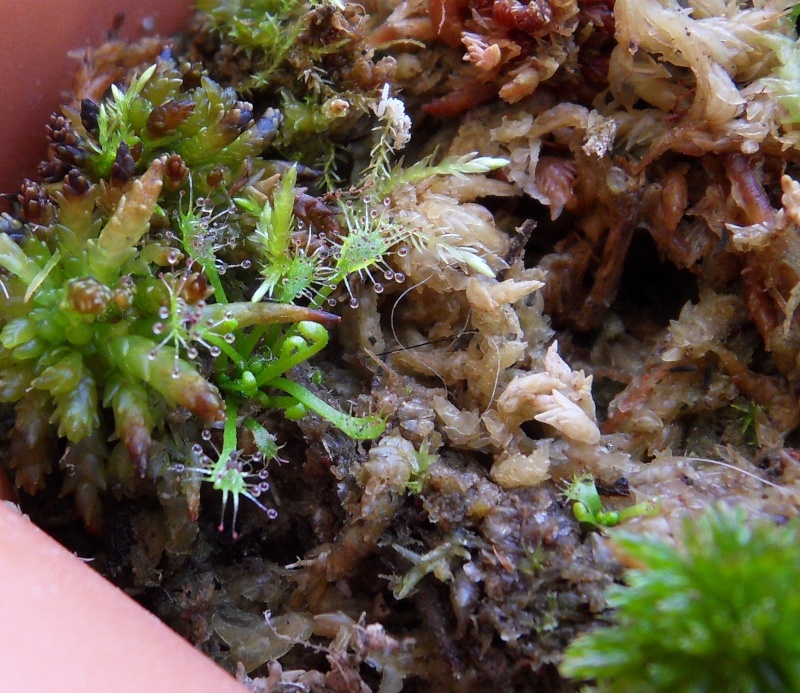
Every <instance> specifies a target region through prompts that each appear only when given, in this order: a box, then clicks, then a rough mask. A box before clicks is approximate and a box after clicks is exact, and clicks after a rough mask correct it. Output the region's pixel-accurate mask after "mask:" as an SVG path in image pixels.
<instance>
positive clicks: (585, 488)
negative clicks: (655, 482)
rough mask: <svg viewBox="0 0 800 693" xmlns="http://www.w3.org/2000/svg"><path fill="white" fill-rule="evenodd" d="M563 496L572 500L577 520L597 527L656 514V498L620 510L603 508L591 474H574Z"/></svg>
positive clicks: (611, 525)
mask: <svg viewBox="0 0 800 693" xmlns="http://www.w3.org/2000/svg"><path fill="white" fill-rule="evenodd" d="M564 497H565V498H566V499H567V500H568V501H570V502H572V512H573V513H574V515H575V519H576V520H578V522H583V523H585V524H587V525H592V526H593V527H598V528H600V527H614V526H616V525H618V524H619V523H620V522H625V520H630V519H631V518H633V517H640V516H642V515H656V514H658V502H657V500H654V501H646V502H644V503H637V504H636V505H632V506H630V507H629V508H624V509H622V510H605V509H604V508H603V501H602V500H601V499H600V494H599V493H598V492H597V487H596V486H595V483H594V477H593V476H592V475H591V474H580V475H576V476H575V478H574V479H573V480H572V482H571V483H570V484H569V486H567V488H566V489H565V490H564Z"/></svg>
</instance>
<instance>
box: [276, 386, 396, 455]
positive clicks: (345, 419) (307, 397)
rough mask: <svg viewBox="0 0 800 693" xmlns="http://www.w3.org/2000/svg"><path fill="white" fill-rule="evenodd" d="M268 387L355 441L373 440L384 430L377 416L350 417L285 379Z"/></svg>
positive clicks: (384, 424)
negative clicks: (283, 393)
mask: <svg viewBox="0 0 800 693" xmlns="http://www.w3.org/2000/svg"><path fill="white" fill-rule="evenodd" d="M269 384H270V386H271V387H275V388H278V389H279V390H283V391H284V392H286V393H287V394H289V395H291V396H292V397H294V398H295V399H296V400H297V401H298V402H300V403H301V404H302V405H304V406H306V407H308V408H309V409H311V411H314V412H316V413H317V414H319V415H320V416H321V417H322V418H323V419H325V420H326V421H329V422H330V423H332V424H333V425H334V426H336V428H338V429H339V430H340V431H342V432H343V433H345V434H347V435H348V436H350V437H351V438H353V439H355V440H373V439H374V438H377V437H378V436H379V435H380V434H381V433H383V432H384V430H386V422H385V421H384V420H383V419H382V418H380V417H379V416H350V415H349V414H345V413H344V412H342V411H339V410H338V409H335V408H334V407H332V406H331V405H330V404H328V403H327V402H324V401H323V400H321V399H320V398H319V397H317V396H316V395H315V394H313V393H312V392H309V391H308V390H307V389H306V388H304V387H303V386H302V385H299V384H298V383H295V382H293V381H291V380H289V379H287V378H276V379H275V380H272V381H270V383H269Z"/></svg>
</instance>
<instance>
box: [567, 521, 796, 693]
mask: <svg viewBox="0 0 800 693" xmlns="http://www.w3.org/2000/svg"><path fill="white" fill-rule="evenodd" d="M613 536H614V538H615V540H616V542H617V543H618V544H619V546H620V548H621V549H622V550H623V551H624V552H625V553H626V554H628V555H629V556H630V558H631V559H632V560H633V561H634V562H636V563H637V564H640V565H641V566H642V567H641V568H637V569H635V570H631V571H629V572H628V575H627V585H626V586H618V587H614V588H612V589H611V591H610V594H609V604H610V605H611V606H612V607H614V608H616V609H617V611H616V613H615V614H614V615H613V616H612V624H611V625H609V626H607V627H599V628H596V629H595V630H593V631H592V632H590V633H588V634H587V635H584V636H582V637H580V638H578V639H577V640H576V641H575V642H574V643H573V644H572V645H571V646H570V648H569V649H568V650H567V652H566V657H565V660H564V662H563V664H562V665H561V672H562V674H564V675H566V676H569V677H572V678H576V679H594V680H595V681H596V682H597V689H598V690H599V691H610V692H615V691H619V692H620V693H621V692H623V691H624V692H625V693H636V692H637V691H641V692H644V691H647V692H652V693H657V692H659V691H664V693H666V692H667V691H669V692H670V693H679V692H684V691H685V692H689V691H697V692H699V691H708V692H711V691H731V692H741V693H755V692H756V691H762V692H764V691H787V693H788V691H797V690H800V594H798V591H797V585H798V582H800V536H798V526H797V524H796V523H795V524H792V525H791V526H788V527H776V526H773V525H770V524H757V525H754V526H749V525H748V523H747V522H746V518H745V515H744V513H742V512H734V511H730V510H727V509H724V508H723V509H714V510H712V511H710V512H708V513H707V514H706V515H704V516H703V517H701V518H700V519H699V520H698V521H696V522H687V524H686V530H685V537H684V546H683V548H675V547H674V546H672V545H671V544H669V543H667V542H666V541H664V540H661V539H656V538H652V537H645V536H641V535H634V534H628V533H622V532H620V533H616V534H614V535H613Z"/></svg>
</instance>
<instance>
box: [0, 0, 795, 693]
mask: <svg viewBox="0 0 800 693" xmlns="http://www.w3.org/2000/svg"><path fill="white" fill-rule="evenodd" d="M199 5H200V9H199V11H198V12H197V14H196V16H195V17H194V19H193V20H192V22H191V23H190V25H189V27H188V29H187V31H186V32H185V33H184V34H183V35H181V36H180V37H177V38H176V39H174V40H166V39H158V38H152V37H151V38H148V39H146V40H143V41H140V42H138V43H135V44H132V45H127V44H125V43H123V42H121V41H118V40H115V41H112V42H110V43H108V44H106V45H105V46H102V47H100V48H98V49H96V50H92V51H86V52H84V53H82V54H81V56H80V65H79V69H78V72H77V76H76V77H75V80H74V83H73V95H72V98H71V100H70V102H69V103H67V104H66V105H65V106H64V107H63V108H62V109H61V111H60V112H58V113H55V114H53V116H52V117H51V119H50V121H49V123H48V124H47V129H46V132H47V138H48V143H49V145H48V153H47V158H46V160H45V161H44V162H43V163H42V164H41V166H40V168H39V172H38V176H37V177H36V178H35V179H31V180H27V181H26V182H25V184H24V185H23V186H22V187H21V189H20V190H19V191H18V192H15V193H13V194H9V195H7V196H6V197H7V199H8V201H9V202H10V207H11V210H10V213H7V214H4V215H3V216H2V218H0V401H2V402H4V403H6V406H7V408H8V409H7V411H8V415H9V423H8V428H9V443H8V445H7V448H6V454H5V455H4V457H3V466H4V467H5V469H6V471H7V472H8V474H9V476H10V477H11V478H12V479H13V481H14V483H15V484H16V486H17V488H19V489H20V490H21V491H23V494H22V496H21V503H22V507H23V510H24V511H25V512H28V513H30V514H31V515H32V516H33V517H34V518H35V519H36V520H37V521H38V522H39V523H40V524H42V525H43V526H46V527H47V528H49V529H50V530H51V531H53V532H54V533H57V534H58V535H59V536H60V537H61V538H62V539H63V540H64V541H65V542H66V543H69V544H70V545H71V546H73V547H74V548H75V549H76V550H79V551H80V552H81V554H82V555H89V554H91V555H94V556H95V559H96V560H95V565H96V566H97V567H98V568H99V569H100V570H101V571H103V572H104V573H105V574H106V575H108V576H109V577H111V578H112V579H114V580H115V581H116V582H118V583H119V584H120V585H123V586H124V587H125V588H126V589H128V590H129V591H131V592H132V593H134V594H136V595H137V596H138V598H139V599H140V600H141V601H142V602H143V603H144V604H146V605H147V606H148V607H149V608H151V609H152V610H153V611H154V612H155V613H157V614H158V615H160V616H161V617H162V618H163V619H164V620H165V621H166V622H167V623H169V624H170V625H171V626H173V627H174V628H175V629H176V630H177V631H179V632H180V633H182V634H183V635H184V636H185V637H187V638H188V639H189V640H191V641H192V642H194V643H196V644H197V645H198V646H200V647H201V648H203V649H204V650H205V651H206V652H207V653H208V654H209V655H210V656H212V657H214V658H215V659H217V660H218V661H219V662H221V663H222V664H223V665H225V666H226V667H228V668H229V669H230V670H231V671H237V670H238V672H239V673H238V675H239V678H240V679H241V680H242V681H244V682H245V683H246V685H247V686H249V687H250V688H251V690H253V691H290V690H291V691H296V690H305V691H342V692H343V691H348V692H350V691H359V692H361V691H368V690H377V691H381V692H382V693H392V692H395V691H400V690H409V691H414V690H420V691H422V690H432V689H436V690H443V691H445V690H453V691H471V690H475V689H476V688H477V687H478V686H482V685H484V686H490V687H491V688H492V690H503V691H506V690H507V691H511V690H542V691H547V690H553V691H563V690H576V689H577V684H573V683H571V682H569V681H568V680H566V679H563V678H561V677H560V675H559V673H558V668H557V667H558V665H559V663H560V661H561V659H562V655H563V651H564V649H565V648H566V647H567V645H568V644H569V643H570V642H571V641H572V640H573V639H574V638H575V637H577V636H579V635H580V634H581V633H583V632H585V631H586V630H587V629H588V628H589V627H590V626H591V624H592V622H593V621H594V620H595V619H596V618H597V617H598V616H600V615H603V614H604V613H606V611H607V609H608V608H609V602H607V600H606V597H605V590H606V588H607V587H609V586H610V585H611V583H613V582H615V581H618V580H620V579H622V578H623V574H624V566H623V565H622V564H621V563H620V559H619V557H618V556H617V554H615V553H614V551H613V550H612V544H611V543H610V542H609V539H608V536H607V535H609V534H612V535H613V531H615V530H608V529H607V528H608V527H611V526H613V525H616V524H622V525H623V528H624V530H625V531H626V532H627V533H628V534H626V535H625V536H626V537H630V536H632V535H631V533H643V532H647V533H649V534H653V535H658V536H659V537H660V539H659V541H664V542H672V543H676V544H677V545H678V547H680V546H681V542H682V541H683V536H684V535H683V531H682V528H683V526H684V521H685V520H686V518H687V517H688V518H695V517H699V516H701V515H702V513H703V511H704V510H705V509H706V508H708V507H709V506H710V505H712V504H718V505H728V506H738V507H739V508H740V509H741V511H742V512H743V515H741V516H740V520H738V521H740V522H741V523H742V525H743V526H745V525H747V523H757V522H758V523H767V524H768V523H776V522H777V523H783V522H785V521H787V520H789V519H791V518H793V517H794V516H796V515H797V514H798V507H799V505H798V493H799V492H800V452H798V449H797V448H796V446H797V444H798V437H797V432H796V429H797V427H798V425H799V424H800V404H799V403H798V397H799V396H800V365H798V364H800V359H799V357H798V353H799V351H800V313H799V312H798V310H797V309H798V306H800V288H798V287H800V233H799V232H798V229H799V228H800V165H799V164H800V154H799V153H798V152H800V139H799V138H798V132H800V130H798V122H800V104H798V95H797V90H796V81H797V80H796V77H797V74H798V65H800V52H799V51H800V49H798V47H797V37H796V30H795V20H796V13H795V12H793V11H792V5H793V3H792V2H789V0H752V1H750V2H738V3H735V2H722V1H721V0H719V1H717V0H687V1H686V2H681V3H678V2H677V1H675V0H645V1H640V0H616V2H612V1H610V0H531V2H520V1H518V0H425V1H423V0H403V1H402V2H381V1H380V0H376V1H374V2H370V3H366V4H364V5H363V6H362V5H357V4H353V3H347V2H340V1H339V0H323V1H321V2H309V3H306V2H304V1H303V0H269V1H264V0H249V1H247V0H204V1H203V2H200V3H199ZM220 506H221V515H220V514H219V513H220ZM215 508H216V509H215ZM81 524H82V525H83V526H84V527H85V528H86V529H88V530H89V532H90V535H88V536H87V534H85V533H84V532H82V531H81V530H80V529H79V527H80V525H81ZM626 541H628V540H627V539H626ZM654 541H655V540H654ZM616 603H619V602H616ZM606 615H607V614H606ZM599 637H602V636H599ZM563 671H575V672H578V673H579V674H580V675H586V671H588V670H583V669H581V670H580V671H579V670H578V669H569V668H567V669H564V670H563Z"/></svg>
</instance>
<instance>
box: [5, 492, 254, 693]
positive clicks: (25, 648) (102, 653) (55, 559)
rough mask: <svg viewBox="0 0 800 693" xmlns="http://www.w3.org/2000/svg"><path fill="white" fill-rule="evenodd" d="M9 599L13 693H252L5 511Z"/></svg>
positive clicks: (8, 678) (8, 670) (8, 677)
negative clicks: (51, 692)
mask: <svg viewBox="0 0 800 693" xmlns="http://www.w3.org/2000/svg"><path fill="white" fill-rule="evenodd" d="M0 595H2V596H0V672H2V677H1V678H2V681H0V689H2V690H3V691H9V693H10V692H11V691H13V692H14V693H45V691H54V692H55V691H57V692H58V693H87V692H98V693H99V692H100V691H113V692H114V693H180V692H182V691H186V692H187V693H188V692H189V691H191V693H246V689H245V688H244V686H241V685H240V684H238V683H237V682H236V681H234V680H233V678H231V677H230V676H229V675H228V674H226V673H225V672H224V671H223V670H222V669H220V668H219V667H217V666H216V665H215V664H214V663H213V662H211V661H210V660H209V659H207V658H206V657H205V656H204V655H203V654H201V653H200V652H198V651H197V650H195V649H194V648H193V647H191V646H190V645H189V644H188V643H186V642H185V641H184V640H182V639H181V638H180V637H178V636H177V635H175V633H173V632H172V631H171V630H169V629H168V628H167V627H166V626H165V625H164V624H163V623H161V622H160V621H159V620H158V619H157V618H156V617H155V616H153V615H152V614H150V613H148V612H147V611H145V610H144V609H143V608H141V607H140V606H139V605H138V604H136V603H135V602H134V601H133V600H132V599H130V598H129V597H127V596H126V595H124V594H123V593H122V592H120V591H119V590H118V589H117V588H116V587H114V586H113V585H111V584H110V583H109V582H106V581H105V580H104V579H103V578H102V577H100V576H99V575H98V574H97V573H95V572H94V571H93V570H92V569H91V568H89V567H88V566H87V565H86V564H85V563H83V562H82V561H81V560H80V559H78V558H76V557H75V556H73V555H72V554H71V553H69V552H68V551H66V550H65V549H64V548H62V547H61V546H59V545H58V544H57V543H56V542H54V541H53V540H52V539H50V537H48V536H47V535H46V534H44V532H42V531H41V530H39V529H37V528H36V527H35V526H34V525H33V524H32V523H31V522H30V521H29V520H27V519H26V518H24V517H22V516H20V515H18V514H16V513H15V512H14V511H13V510H11V509H10V507H9V506H8V505H6V504H5V503H2V502H0Z"/></svg>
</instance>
